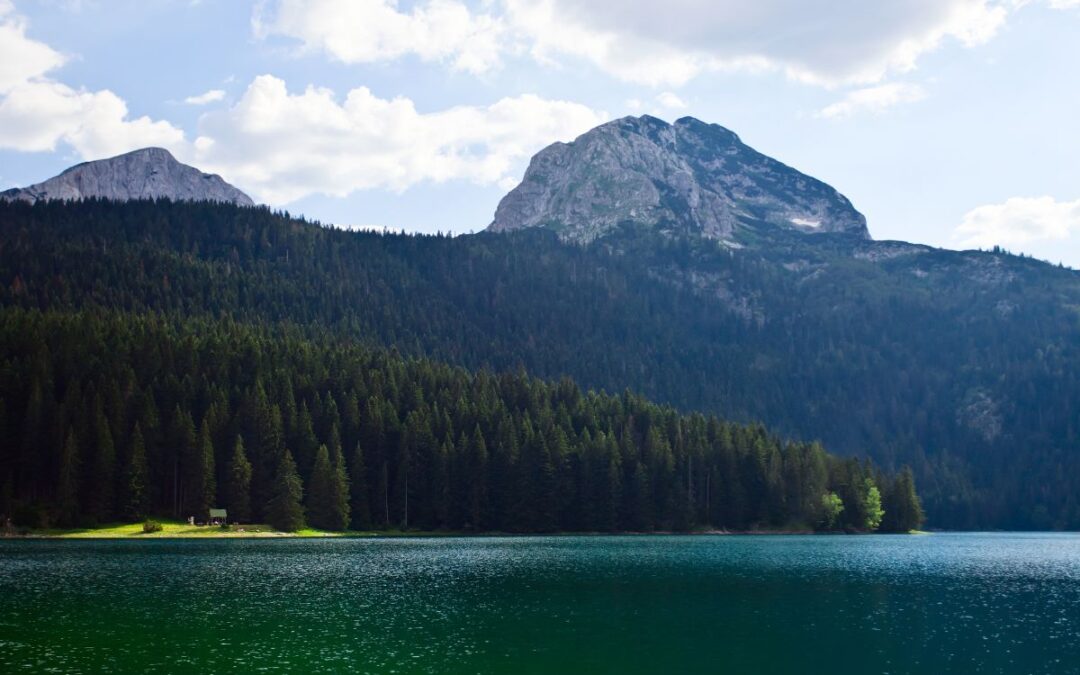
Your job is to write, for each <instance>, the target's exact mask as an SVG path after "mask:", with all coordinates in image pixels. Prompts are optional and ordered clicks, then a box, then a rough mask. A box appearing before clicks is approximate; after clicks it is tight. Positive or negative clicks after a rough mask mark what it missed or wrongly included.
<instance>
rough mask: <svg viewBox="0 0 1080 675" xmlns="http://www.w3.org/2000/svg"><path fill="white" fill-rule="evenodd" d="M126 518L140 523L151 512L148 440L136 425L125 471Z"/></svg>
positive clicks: (137, 424)
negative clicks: (147, 453)
mask: <svg viewBox="0 0 1080 675" xmlns="http://www.w3.org/2000/svg"><path fill="white" fill-rule="evenodd" d="M123 484H124V492H125V494H124V517H125V518H127V519H128V520H131V521H139V520H142V519H143V518H145V517H146V516H147V514H148V513H149V511H150V490H149V469H148V468H147V464H146V440H145V439H144V438H143V433H142V427H140V426H139V423H138V422H136V423H135V430H134V431H132V432H131V456H130V457H129V458H128V465H127V468H126V470H125V471H124V483H123Z"/></svg>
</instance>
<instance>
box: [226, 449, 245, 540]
mask: <svg viewBox="0 0 1080 675" xmlns="http://www.w3.org/2000/svg"><path fill="white" fill-rule="evenodd" d="M225 507H226V509H228V512H229V519H230V520H232V521H233V522H237V523H247V522H250V521H251V462H249V461H248V458H247V454H246V453H245V452H244V440H243V439H242V438H241V437H240V436H239V435H238V436H237V437H236V443H235V444H233V452H232V458H231V459H230V460H229V469H228V479H227V482H226V484H225Z"/></svg>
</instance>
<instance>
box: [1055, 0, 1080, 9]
mask: <svg viewBox="0 0 1080 675" xmlns="http://www.w3.org/2000/svg"><path fill="white" fill-rule="evenodd" d="M1049 4H1050V9H1077V8H1080V0H1050V3H1049Z"/></svg>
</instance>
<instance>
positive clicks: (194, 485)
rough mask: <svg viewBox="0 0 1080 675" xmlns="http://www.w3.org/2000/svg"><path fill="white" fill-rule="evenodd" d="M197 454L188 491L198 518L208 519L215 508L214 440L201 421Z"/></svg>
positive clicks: (208, 427)
mask: <svg viewBox="0 0 1080 675" xmlns="http://www.w3.org/2000/svg"><path fill="white" fill-rule="evenodd" d="M197 450H198V452H197V454H196V455H195V456H194V457H193V459H194V462H193V466H192V471H191V484H190V490H191V495H192V499H193V502H192V506H193V510H194V511H195V513H197V514H199V516H200V517H203V518H209V516H210V509H212V508H215V507H216V506H217V479H216V478H215V474H216V470H215V467H214V440H213V437H212V435H211V433H210V424H209V422H208V421H207V420H205V419H204V420H203V422H202V425H201V426H200V427H199V441H198V446H197Z"/></svg>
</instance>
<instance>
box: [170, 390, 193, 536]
mask: <svg viewBox="0 0 1080 675" xmlns="http://www.w3.org/2000/svg"><path fill="white" fill-rule="evenodd" d="M197 443H198V438H197V437H196V435H195V422H194V421H193V420H192V419H191V413H190V412H188V411H186V410H183V409H181V408H180V405H179V404H177V406H176V408H175V410H174V411H173V417H172V425H171V428H170V431H169V440H168V446H171V447H168V450H167V452H168V454H169V455H171V456H170V457H169V458H168V465H169V466H168V468H167V478H168V488H167V490H166V491H165V492H166V494H167V495H168V496H169V497H170V500H169V501H170V502H171V504H170V507H171V509H172V512H173V515H175V516H180V514H181V513H183V512H184V510H185V508H186V506H187V504H186V501H185V500H184V495H185V493H186V492H187V490H186V487H187V486H186V481H185V478H186V476H183V475H182V474H181V469H182V468H184V469H186V468H187V466H188V465H189V464H192V463H193V460H194V455H195V450H196V447H197ZM181 462H183V463H184V464H183V465H182V464H181ZM182 481H185V482H182ZM186 515H191V516H194V515H195V514H194V513H189V514H186Z"/></svg>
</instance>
